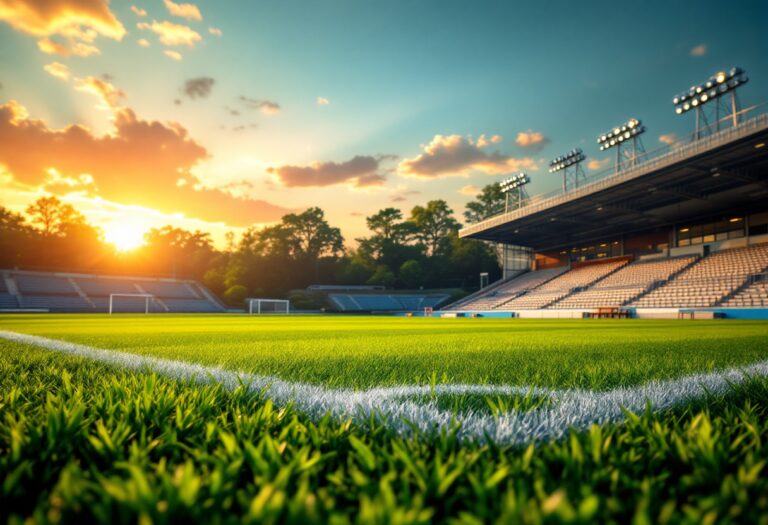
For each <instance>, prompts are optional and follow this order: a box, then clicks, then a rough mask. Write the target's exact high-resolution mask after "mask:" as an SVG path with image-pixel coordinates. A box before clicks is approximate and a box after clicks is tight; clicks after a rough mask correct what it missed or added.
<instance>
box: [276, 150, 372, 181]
mask: <svg viewBox="0 0 768 525" xmlns="http://www.w3.org/2000/svg"><path fill="white" fill-rule="evenodd" d="M379 161H380V159H378V158H376V157H371V156H363V155H358V156H356V157H353V158H352V159H350V160H348V161H346V162H341V163H337V162H315V163H314V164H311V165H309V166H280V167H276V168H267V173H273V174H274V175H276V176H277V178H278V179H280V181H281V182H282V183H283V184H284V185H285V186H288V187H292V188H295V187H312V186H332V185H334V184H342V183H345V182H351V183H353V184H354V185H355V186H356V187H358V188H362V187H366V186H381V185H382V184H383V183H384V181H385V180H386V177H385V176H384V175H382V174H380V173H379Z"/></svg>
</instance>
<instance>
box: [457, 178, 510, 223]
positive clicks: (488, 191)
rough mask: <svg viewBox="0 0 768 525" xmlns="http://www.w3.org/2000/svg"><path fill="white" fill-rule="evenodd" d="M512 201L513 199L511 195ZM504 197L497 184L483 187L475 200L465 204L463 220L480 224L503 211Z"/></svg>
mask: <svg viewBox="0 0 768 525" xmlns="http://www.w3.org/2000/svg"><path fill="white" fill-rule="evenodd" d="M511 198H512V199H514V198H515V196H514V195H513V196H512V197H511ZM504 204H505V195H504V193H502V191H501V185H500V184H499V183H498V182H497V183H494V184H488V185H487V186H485V187H484V188H483V189H482V190H481V191H480V193H479V194H477V196H475V200H473V201H470V202H468V203H467V208H466V210H465V211H464V218H465V219H466V220H467V222H468V223H470V224H473V223H476V222H480V221H482V220H484V219H487V218H488V217H491V216H493V215H497V214H499V213H501V212H503V211H504Z"/></svg>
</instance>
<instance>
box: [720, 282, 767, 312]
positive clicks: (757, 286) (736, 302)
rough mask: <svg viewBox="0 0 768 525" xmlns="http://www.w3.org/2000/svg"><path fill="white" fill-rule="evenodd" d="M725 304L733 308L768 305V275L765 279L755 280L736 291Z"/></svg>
mask: <svg viewBox="0 0 768 525" xmlns="http://www.w3.org/2000/svg"><path fill="white" fill-rule="evenodd" d="M723 306H727V307H733V308H754V307H762V308H765V307H768V275H763V280H761V281H754V282H752V283H750V284H748V285H746V286H745V287H744V288H742V289H741V290H739V291H738V292H736V293H735V294H734V295H733V296H732V297H731V298H730V299H728V300H726V301H725V302H724V303H723Z"/></svg>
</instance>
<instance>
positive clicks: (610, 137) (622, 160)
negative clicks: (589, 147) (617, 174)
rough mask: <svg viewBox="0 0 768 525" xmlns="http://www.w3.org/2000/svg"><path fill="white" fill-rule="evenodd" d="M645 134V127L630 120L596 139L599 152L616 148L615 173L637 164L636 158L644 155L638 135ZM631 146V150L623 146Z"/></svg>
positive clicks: (633, 119) (634, 120) (637, 120)
mask: <svg viewBox="0 0 768 525" xmlns="http://www.w3.org/2000/svg"><path fill="white" fill-rule="evenodd" d="M643 133H645V126H644V125H643V123H642V121H640V120H639V119H636V118H631V119H629V120H628V121H626V122H625V123H624V124H621V125H619V126H616V127H614V128H611V129H610V130H609V131H606V132H605V133H602V134H601V135H599V136H598V137H597V143H598V145H599V146H600V151H605V150H608V149H611V148H616V171H621V170H622V169H624V168H626V167H630V166H634V165H635V164H637V160H638V156H639V155H640V154H642V153H645V148H644V147H643V143H642V142H641V141H640V135H642V134H643ZM630 143H631V144H632V147H631V148H626V147H624V145H625V144H630Z"/></svg>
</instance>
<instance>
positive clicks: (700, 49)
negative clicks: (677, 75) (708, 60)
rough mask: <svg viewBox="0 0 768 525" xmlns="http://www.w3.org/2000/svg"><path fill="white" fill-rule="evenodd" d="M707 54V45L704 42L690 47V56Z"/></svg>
mask: <svg viewBox="0 0 768 525" xmlns="http://www.w3.org/2000/svg"><path fill="white" fill-rule="evenodd" d="M706 54H707V46H706V44H699V45H698V46H695V47H694V48H692V49H691V56H692V57H703V56H704V55H706Z"/></svg>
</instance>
